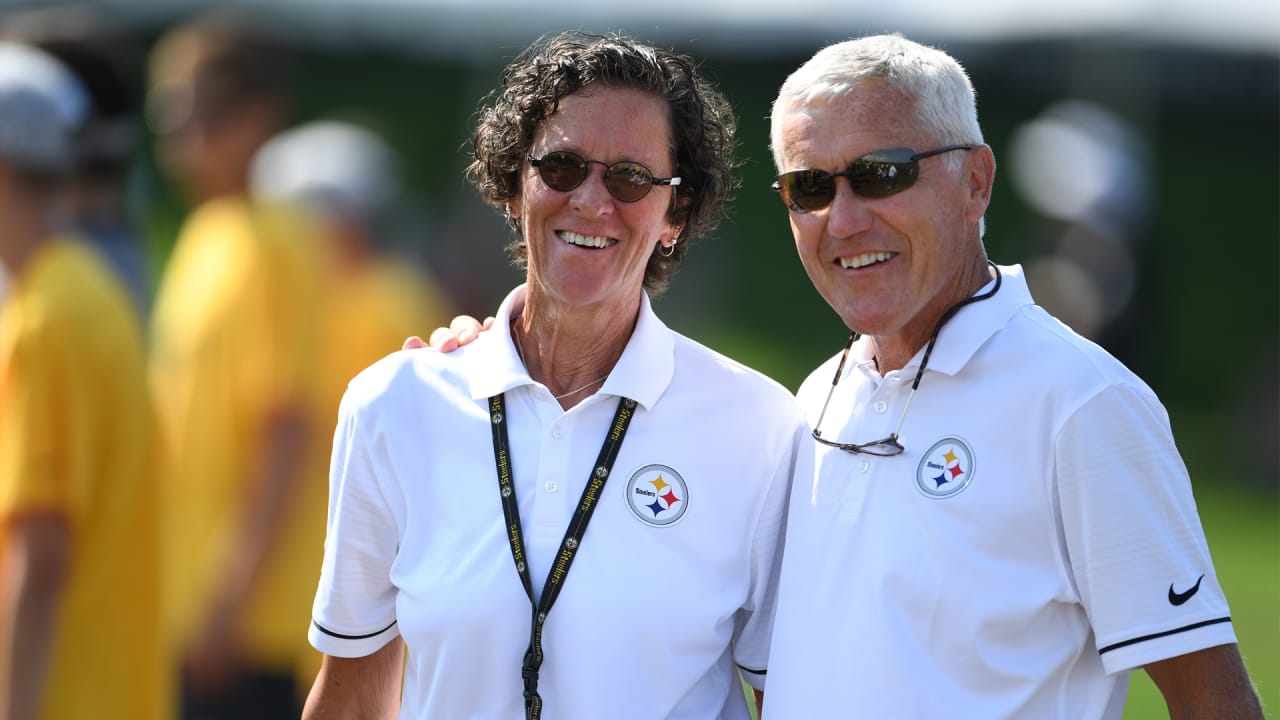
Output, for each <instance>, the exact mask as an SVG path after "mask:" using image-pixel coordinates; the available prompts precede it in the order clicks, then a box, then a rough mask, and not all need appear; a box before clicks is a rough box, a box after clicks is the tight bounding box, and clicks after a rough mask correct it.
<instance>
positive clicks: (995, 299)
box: [911, 265, 1033, 375]
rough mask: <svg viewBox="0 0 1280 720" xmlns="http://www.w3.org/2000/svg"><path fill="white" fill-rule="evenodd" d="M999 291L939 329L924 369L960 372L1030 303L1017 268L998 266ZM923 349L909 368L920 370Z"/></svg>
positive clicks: (1029, 294) (1029, 292)
mask: <svg viewBox="0 0 1280 720" xmlns="http://www.w3.org/2000/svg"><path fill="white" fill-rule="evenodd" d="M999 270H1000V276H1001V283H1000V290H999V292H997V293H996V294H995V295H992V296H991V297H989V298H987V299H986V300H980V301H978V302H976V303H973V304H971V305H967V306H965V307H963V308H961V309H960V311H959V312H957V313H956V314H955V316H954V317H952V318H951V320H949V321H948V322H947V324H946V325H943V326H942V330H941V331H940V332H939V333H938V342H937V343H935V344H934V346H933V354H932V355H930V356H929V366H928V367H927V368H926V370H936V371H937V372H940V373H944V374H946V375H955V374H956V373H958V372H960V371H961V370H962V369H963V368H964V366H965V364H966V363H968V362H969V359H970V358H972V357H973V356H974V354H976V353H977V352H978V349H979V348H981V347H982V346H983V345H985V344H986V342H987V341H988V340H990V339H991V337H992V336H994V335H995V334H996V333H997V332H999V331H1000V329H1001V328H1003V327H1004V326H1005V325H1007V324H1008V323H1009V319H1010V318H1012V317H1013V316H1014V314H1016V313H1017V312H1018V311H1019V310H1021V309H1022V308H1024V307H1026V306H1027V305H1031V304H1032V302H1033V301H1032V299H1031V291H1030V290H1029V289H1028V288H1027V278H1026V276H1025V275H1024V274H1023V272H1022V266H1021V265H1000V266H999ZM994 286H995V280H994V279H993V280H992V281H991V282H989V283H987V284H986V285H984V286H983V287H982V289H981V290H979V291H978V292H976V293H974V295H981V294H982V293H984V292H989V291H990V290H991V288H992V287H994ZM923 357H924V349H923V348H921V350H920V352H917V353H916V356H915V357H913V358H912V359H911V367H912V368H913V369H914V368H918V367H920V361H921V359H922V358H923Z"/></svg>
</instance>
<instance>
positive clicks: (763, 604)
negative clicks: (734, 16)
mask: <svg viewBox="0 0 1280 720" xmlns="http://www.w3.org/2000/svg"><path fill="white" fill-rule="evenodd" d="M732 136H733V121H732V116H731V114H730V111H729V108H728V105H727V103H726V102H725V100H724V99H723V98H722V97H721V96H720V95H719V94H718V93H716V92H715V91H714V90H713V89H712V88H711V87H710V86H709V85H708V84H707V83H706V82H705V81H704V80H702V79H701V78H700V77H699V76H698V74H697V72H696V70H695V68H694V66H693V64H692V63H691V61H690V60H688V59H687V58H685V57H683V56H680V55H676V54H673V53H670V52H667V51H663V50H658V49H655V48H651V47H648V46H645V45H641V44H638V43H636V42H634V41H632V40H629V39H626V38H622V37H617V36H609V37H596V36H587V35H581V34H563V35H559V36H556V37H553V38H550V39H547V40H545V41H543V42H540V43H538V44H535V45H534V46H533V47H532V48H530V49H529V50H527V51H526V52H525V53H524V54H523V55H521V57H519V58H517V59H516V60H515V61H514V62H513V63H512V65H511V66H509V67H508V69H507V72H506V75H505V78H504V83H503V86H502V88H501V89H500V91H499V92H497V93H495V95H494V96H493V99H492V103H491V104H490V106H489V107H488V108H487V109H486V110H485V112H484V113H483V114H482V116H481V120H480V124H479V127H478V128H477V130H476V132H475V134H474V136H473V138H472V141H473V145H474V149H475V161H474V162H473V163H472V165H471V167H470V169H469V174H470V177H471V179H472V181H473V182H474V184H475V185H476V186H477V188H478V189H479V190H480V193H481V195H482V196H483V197H484V198H485V200H486V201H488V202H490V203H492V204H494V205H497V206H500V207H502V208H504V209H505V210H506V212H507V215H508V217H509V218H510V220H511V224H512V227H513V228H514V229H515V233H516V238H517V239H516V242H515V244H514V247H513V249H514V252H515V254H516V255H517V257H518V258H520V259H521V260H522V261H523V262H524V263H525V267H526V272H527V275H526V279H527V282H526V284H524V285H522V286H520V287H518V288H516V289H515V290H513V291H512V292H511V294H510V295H508V296H507V298H506V300H505V301H504V302H503V303H502V305H501V306H500V307H499V309H498V311H497V314H496V315H497V323H496V324H495V329H494V331H493V332H489V333H485V335H484V337H481V338H480V339H479V340H476V341H475V342H474V343H472V344H471V345H469V346H468V347H466V348H464V349H463V350H461V351H459V352H456V353H451V354H448V355H443V354H437V353H424V352H408V353H404V352H402V353H397V354H395V355H392V356H391V357H389V358H387V359H385V360H383V361H381V362H379V363H378V364H376V365H374V366H373V367H371V368H369V369H368V370H366V371H365V372H364V373H362V374H361V375H360V376H358V377H357V378H356V379H355V380H354V381H353V382H352V383H351V386H350V388H349V390H348V392H347V395H346V397H345V398H344V400H343V405H342V411H341V416H340V420H339V425H338V430H337V434H336V438H335V448H334V457H333V470H332V478H331V480H332V487H331V499H330V510H329V529H328V532H329V535H328V540H327V541H326V544H325V560H324V566H323V570H322V576H321V580H320V589H319V591H318V595H317V598H316V603H315V617H314V623H313V625H312V628H311V632H310V638H311V641H312V644H314V645H315V646H316V647H317V648H318V649H320V650H321V651H322V652H324V653H325V659H324V666H323V669H322V670H321V672H320V675H319V677H318V678H317V680H316V684H315V687H314V688H313V690H312V693H311V697H310V698H309V699H308V702H307V710H306V713H305V714H304V717H306V718H309V719H312V718H325V717H342V718H352V717H392V716H395V714H396V713H397V712H399V713H400V716H401V717H413V718H419V717H430V718H463V717H468V718H470V717H475V718H516V717H520V716H525V717H531V718H536V717H539V716H541V715H542V714H543V712H544V708H545V714H546V716H547V717H549V718H556V719H557V720H560V719H563V718H600V717H610V718H708V719H709V718H746V717H748V711H747V707H746V702H745V699H744V697H743V693H742V690H741V686H740V684H739V681H738V672H737V667H741V668H742V669H743V671H744V674H745V676H746V678H747V680H748V681H749V682H750V683H751V684H752V685H753V686H755V687H757V688H762V687H763V672H764V669H765V663H766V660H767V656H768V640H769V631H770V625H771V620H770V615H771V610H772V604H773V594H774V592H773V586H774V580H775V578H776V568H777V561H778V556H779V554H780V545H779V541H780V538H781V526H782V523H783V518H784V506H785V498H786V495H787V492H788V486H789V484H790V478H791V476H792V473H793V469H794V464H795V462H796V459H797V448H798V447H800V443H801V442H803V438H805V437H806V435H807V433H806V431H805V426H804V423H803V420H802V418H801V417H800V415H799V414H798V412H797V411H796V408H795V405H794V402H793V400H792V398H791V395H790V394H789V393H788V392H787V391H786V390H785V389H783V388H782V387H781V386H778V385H777V384H775V383H773V382H772V381H770V380H768V379H767V378H765V377H764V376H762V375H759V374H758V373H755V372H754V371H751V370H749V369H747V368H745V367H743V366H741V365H739V364H737V363H735V362H733V361H731V360H728V359H727V358H724V357H722V356H720V355H717V354H716V353H714V352H712V351H710V350H708V349H706V348H704V347H702V346H700V345H698V344H696V343H694V342H692V341H690V340H688V339H687V338H684V337H682V336H680V335H677V334H676V333H673V332H672V331H670V330H668V329H667V328H666V327H665V326H664V325H663V324H662V322H661V321H660V320H658V318H657V317H656V316H655V315H654V314H653V311H652V309H651V307H650V305H649V299H648V296H647V294H646V292H645V291H646V290H647V291H648V292H657V291H659V290H660V289H661V288H663V287H664V286H665V285H666V283H667V282H668V281H669V279H670V277H671V275H672V274H673V273H674V272H675V271H676V269H677V268H678V267H679V266H680V264H681V262H682V261H683V259H684V254H685V249H686V241H687V240H688V239H689V238H692V237H694V236H696V235H698V234H699V233H700V232H702V231H703V230H705V229H706V228H707V227H709V226H710V225H711V224H712V223H713V221H714V220H715V219H716V217H717V216H718V214H719V213H720V211H721V210H722V207H723V204H724V201H725V199H726V197H727V196H728V194H729V192H730V190H731V187H732V180H731V176H730V168H731V162H730V150H731V147H732V140H733V137H732ZM495 479H496V480H497V482H496V483H495V482H494V480H495ZM401 638H404V640H402V639H401ZM406 645H407V647H408V654H407V663H406V664H405V665H404V683H403V692H401V684H400V677H401V667H402V661H404V659H405V654H404V653H405V646H406ZM735 665H736V666H737V667H735Z"/></svg>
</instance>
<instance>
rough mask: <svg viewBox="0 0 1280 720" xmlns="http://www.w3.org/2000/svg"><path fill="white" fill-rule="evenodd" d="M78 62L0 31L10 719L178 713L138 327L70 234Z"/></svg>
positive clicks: (0, 487)
mask: <svg viewBox="0 0 1280 720" xmlns="http://www.w3.org/2000/svg"><path fill="white" fill-rule="evenodd" d="M87 105H88V99H87V98H86V97H85V94H84V90H83V88H82V87H81V86H80V85H79V83H78V81H77V80H76V79H75V77H74V75H73V74H72V73H71V71H70V70H68V69H67V68H65V67H64V66H62V65H60V64H59V63H58V62H57V61H56V60H54V59H53V58H52V57H51V56H49V55H47V54H46V53H43V52H41V51H39V50H37V49H35V48H32V47H27V46H22V45H18V44H13V43H7V42H3V43H0V263H3V266H4V269H5V271H6V272H7V274H8V276H9V287H8V289H7V292H6V296H5V297H4V300H3V302H2V303H0V717H2V718H5V719H6V720H33V719H35V718H42V719H44V720H55V719H56V720H80V719H82V718H104V719H114V720H127V719H129V718H145V719H150V720H161V719H162V718H166V717H168V715H167V713H166V710H167V698H166V687H167V686H166V678H167V677H168V675H167V672H166V668H165V667H164V664H163V659H162V640H161V636H160V631H161V630H160V622H159V617H160V614H159V611H158V603H159V577H158V573H159V557H158V553H159V551H158V549H157V548H158V544H159V539H158V535H157V522H158V515H157V508H156V500H157V497H156V487H155V480H156V474H157V470H158V467H157V464H158V458H157V453H158V451H159V443H158V441H157V438H156V436H155V427H154V419H153V417H152V412H151V406H150V403H149V400H148V397H147V387H146V373H145V362H144V356H143V343H142V335H141V331H140V327H139V326H140V322H139V318H138V317H137V314H136V311H135V309H134V307H133V305H132V304H131V303H130V301H129V298H128V295H127V293H126V291H125V289H124V288H123V286H122V285H121V284H120V282H119V281H118V279H117V277H116V275H115V273H114V272H113V271H112V270H111V269H110V268H109V266H108V265H107V264H106V263H105V261H103V260H102V259H101V258H100V257H99V256H98V254H97V253H96V252H95V251H94V250H92V249H91V248H90V247H89V246H88V245H87V244H86V243H84V242H83V241H82V240H81V239H79V238H76V237H74V236H72V235H70V234H66V233H65V232H64V229H65V227H66V225H67V223H68V220H69V218H68V217H67V212H66V211H67V207H68V199H69V198H68V197H67V193H68V191H69V189H70V183H71V180H72V177H73V175H74V173H75V163H76V156H77V147H76V145H75V131H76V129H77V128H78V127H79V123H80V121H81V119H82V118H83V116H84V113H85V111H86V109H87Z"/></svg>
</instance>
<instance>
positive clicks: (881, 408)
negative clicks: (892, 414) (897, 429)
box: [876, 400, 889, 415]
mask: <svg viewBox="0 0 1280 720" xmlns="http://www.w3.org/2000/svg"><path fill="white" fill-rule="evenodd" d="M888 409H889V403H886V402H885V401H883V400H881V401H879V402H877V403H876V412H878V413H880V414H881V415H883V414H884V411H885V410H888Z"/></svg>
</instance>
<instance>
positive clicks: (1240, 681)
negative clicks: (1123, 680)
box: [1144, 644, 1262, 720]
mask: <svg viewBox="0 0 1280 720" xmlns="http://www.w3.org/2000/svg"><path fill="white" fill-rule="evenodd" d="M1144 669H1145V670H1146V671H1147V674H1148V675H1150V676H1151V681H1152V682H1154V683H1155V685H1156V687H1157V688H1159V689H1160V693H1161V694H1163V695H1164V701H1165V703H1166V704H1167V705H1168V706H1169V718H1170V720H1190V719H1191V718H1217V719H1218V720H1253V719H1254V718H1258V719H1260V718H1262V705H1261V703H1260V702H1259V700H1258V693H1257V691H1256V690H1255V689H1254V687H1253V683H1252V682H1250V680H1249V673H1248V671H1247V670H1245V667H1244V660H1243V659H1242V658H1241V657H1240V648H1239V647H1238V646H1236V645H1235V644H1231V645H1219V646H1217V647H1211V648H1206V649H1204V650H1198V651H1196V652H1193V653H1187V654H1186V655H1179V656H1178V657H1174V658H1169V659H1168V660H1161V661H1159V662H1154V663H1151V664H1150V665H1147V666H1146V667H1145V668H1144Z"/></svg>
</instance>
